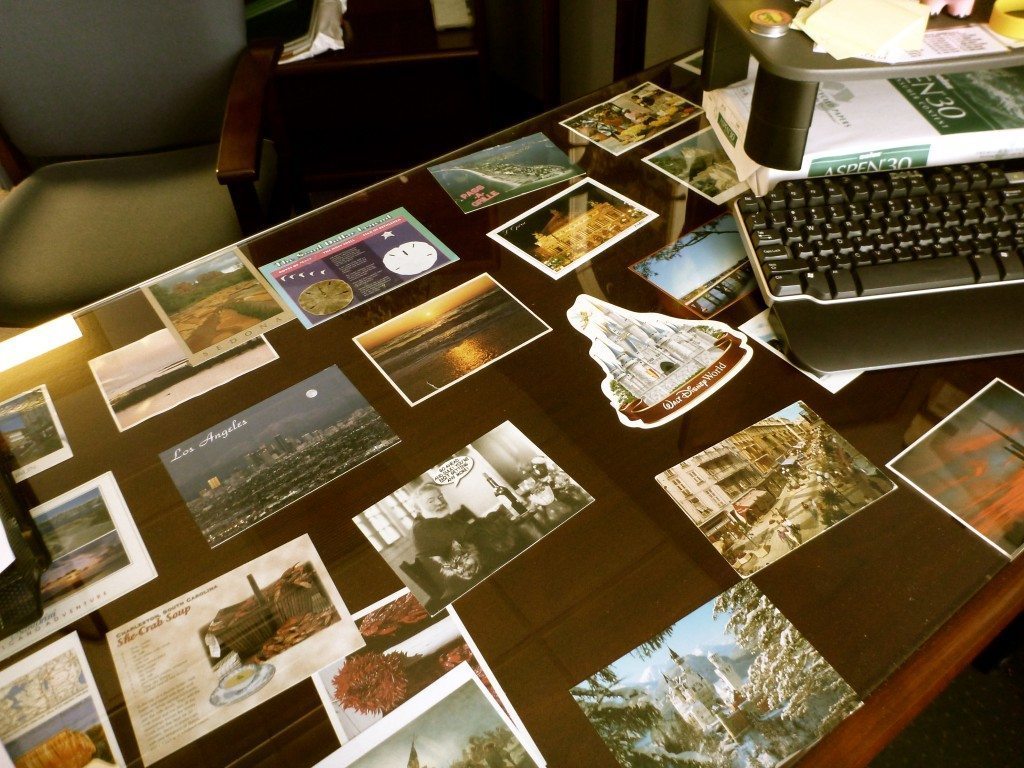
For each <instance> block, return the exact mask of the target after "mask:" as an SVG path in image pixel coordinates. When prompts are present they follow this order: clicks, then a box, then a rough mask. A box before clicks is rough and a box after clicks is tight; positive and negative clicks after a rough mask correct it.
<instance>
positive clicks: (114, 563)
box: [0, 472, 156, 659]
mask: <svg viewBox="0 0 1024 768" xmlns="http://www.w3.org/2000/svg"><path fill="white" fill-rule="evenodd" d="M30 514H31V515H32V519H33V520H34V521H35V524H36V526H37V527H38V528H39V532H40V534H41V535H42V537H43V541H44V542H45V543H46V548H47V549H48V550H49V551H50V555H51V557H52V558H53V561H52V562H51V563H50V567H49V568H47V569H46V570H45V571H44V572H43V575H42V579H41V580H40V585H39V587H40V591H41V593H42V598H43V615H42V616H41V617H40V618H39V619H38V620H37V621H35V622H33V623H32V624H29V625H28V626H27V627H24V628H23V629H21V630H19V631H17V632H15V633H14V634H13V635H10V636H8V637H5V638H3V639H2V640H0V659H5V658H7V657H8V656H11V655H12V654H14V653H16V652H18V651H20V650H21V649H23V648H27V647H28V646H30V645H32V644H33V643H36V642H38V641H39V640H42V639H43V638H44V637H46V636H47V635H50V634H52V633H54V632H56V631H57V630H59V629H61V628H63V627H66V626H68V625H69V624H72V623H73V622H75V621H77V620H78V619H81V618H83V617H85V616H87V615H88V614H90V613H92V612H93V611H95V610H97V609H99V608H102V607H103V606H104V605H106V604H107V603H110V602H112V601H113V600H116V599H117V598H119V597H121V596H122V595H126V594H128V593H129V592H131V591H132V590H133V589H135V588H137V587H139V586H141V585H143V584H145V583H146V582H148V581H151V580H152V579H155V578H156V569H155V568H154V567H153V561H152V560H151V559H150V557H149V552H147V551H146V546H145V544H144V543H143V541H142V537H141V536H139V531H138V528H136V527H135V521H134V520H133V519H132V516H131V513H130V512H129V510H128V505H127V504H125V501H124V497H123V496H122V495H121V490H120V489H119V488H118V487H117V481H116V480H115V479H114V475H113V474H112V473H110V472H107V473H105V474H103V475H100V476H99V477H97V478H95V479H93V480H90V481H88V482H86V483H82V484H81V485H79V486H78V487H76V488H72V489H71V490H69V491H66V492H64V493H62V494H61V495H60V496H57V497H56V498H53V499H50V500H49V501H47V502H45V503H43V504H40V505H39V506H37V507H34V508H33V509H31V510H30Z"/></svg>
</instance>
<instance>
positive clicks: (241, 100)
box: [217, 40, 282, 184]
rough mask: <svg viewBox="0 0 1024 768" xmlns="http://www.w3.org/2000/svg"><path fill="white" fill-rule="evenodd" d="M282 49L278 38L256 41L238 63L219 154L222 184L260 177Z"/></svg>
mask: <svg viewBox="0 0 1024 768" xmlns="http://www.w3.org/2000/svg"><path fill="white" fill-rule="evenodd" d="M281 48H282V45H281V43H280V42H277V41H270V40H267V41H256V42H254V43H251V44H250V45H249V46H248V48H246V50H245V51H244V52H243V53H242V56H241V58H239V60H238V64H236V65H235V73H234V76H233V77H232V80H231V89H230V90H229V91H228V103H227V107H226V109H225V110H224V124H223V126H222V127H221V134H220V149H219V151H218V153H217V180H218V181H220V183H221V184H233V183H236V182H249V183H252V182H255V181H256V179H258V178H259V171H260V144H261V143H262V140H263V115H264V107H265V103H266V99H267V94H268V90H269V85H270V80H271V77H272V75H273V73H274V69H275V67H276V66H277V60H278V58H279V57H280V55H281Z"/></svg>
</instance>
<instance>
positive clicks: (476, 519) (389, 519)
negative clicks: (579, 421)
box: [353, 421, 594, 614]
mask: <svg viewBox="0 0 1024 768" xmlns="http://www.w3.org/2000/svg"><path fill="white" fill-rule="evenodd" d="M593 500H594V498H593V497H592V496H591V495H590V494H589V493H587V492H586V491H585V490H583V488H581V487H580V486H579V484H578V483H577V482H576V481H575V480H573V479H572V477H570V476H569V474H568V473H566V472H565V470H563V469H562V468H561V467H559V466H558V465H557V464H555V462H553V461H552V460H551V459H550V458H548V456H547V455H546V454H545V453H544V452H543V451H542V450H540V448H538V447H537V446H536V445H534V444H533V443H532V442H530V440H529V439H528V438H527V437H526V436H525V435H524V434H523V433H522V432H520V431H519V430H518V429H517V428H516V427H515V426H514V425H513V424H512V423H511V422H508V421H506V422H505V423H503V424H500V425H498V426H497V427H495V428H494V429H492V430H491V431H490V432H488V433H487V434H485V435H483V436H482V437H480V438H477V439H476V440H474V441H473V442H472V443H470V444H469V445H467V446H466V447H465V448H463V449H462V450H460V451H459V452H458V453H456V454H455V455H454V456H450V457H448V458H446V459H444V460H443V461H441V462H440V463H439V464H437V465H435V466H433V467H431V468H430V469H428V470H427V471H426V472H424V473H423V474H421V475H420V476H419V477H417V478H415V479H414V480H412V481H411V482H409V483H406V484H405V485H403V486H402V487H401V488H399V489H398V490H397V491H395V492H394V493H392V494H391V495H390V496H387V497H386V498H383V499H381V500H380V501H379V502H377V503H376V504H374V505H373V506H372V507H370V508H369V509H367V510H365V511H364V512H362V513H361V514H358V515H356V516H355V517H354V518H353V520H354V521H355V524H356V526H358V528H359V530H360V531H362V532H363V535H364V536H366V538H367V539H368V540H369V542H370V544H371V545H373V548H374V549H376V550H377V552H379V553H380V556H381V557H383V558H384V559H385V560H386V561H387V563H388V565H389V566H391V568H392V570H394V572H395V575H397V576H398V578H400V579H401V580H402V582H403V583H404V584H405V585H406V586H407V587H408V588H409V590H410V591H411V592H412V594H413V595H415V596H416V599H417V600H419V601H420V603H422V604H423V606H424V607H425V608H426V609H427V610H428V611H429V612H430V613H431V614H436V613H438V612H439V611H440V610H441V609H443V608H444V607H445V606H446V605H448V604H449V603H451V602H452V601H453V600H455V599H456V598H457V597H459V596H460V595H463V594H465V593H466V592H468V591H469V590H470V589H472V588H473V587H474V586H476V585H477V584H479V583H480V582H481V581H483V580H484V579H485V578H486V577H487V576H489V575H490V574H491V573H494V572H495V571H496V570H498V569H499V568H501V567H502V566H503V565H505V564H506V563H508V562H509V561H510V560H512V559H513V558H515V557H518V556H519V555H520V554H522V553H523V552H525V551H526V550H527V549H528V548H529V547H531V546H532V545H533V544H535V543H536V542H537V541H539V540H540V539H542V538H543V537H544V536H546V535H547V534H548V533H550V532H551V531H553V530H554V529H555V528H557V527H558V526H559V525H561V524H562V523H564V522H565V521H566V520H568V519H569V518H570V517H572V516H573V515H575V514H576V513H577V512H579V511H580V510H581V509H583V508H584V507H585V506H587V505H588V504H590V502H592V501H593Z"/></svg>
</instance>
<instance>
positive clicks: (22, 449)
mask: <svg viewBox="0 0 1024 768" xmlns="http://www.w3.org/2000/svg"><path fill="white" fill-rule="evenodd" d="M0 443H3V444H6V450H7V454H8V458H9V459H10V461H11V468H12V472H11V474H12V475H13V476H14V481H15V482H17V483H20V482H21V481H22V480H27V479H28V478H30V477H32V476H33V475H37V474H39V473H40V472H42V471H44V470H47V469H49V468H50V467H52V466H55V465H57V464H60V463H61V462H62V461H66V460H67V459H70V458H71V456H72V453H71V445H70V443H68V438H67V435H65V434H64V427H63V425H61V423H60V419H59V418H58V417H57V409H56V408H54V407H53V400H51V399H50V391H49V390H48V389H47V388H46V385H45V384H40V385H39V386H38V387H35V388H34V389H30V390H28V391H27V392H22V393H21V394H19V395H15V396H14V397H10V398H8V399H7V400H4V401H3V402H2V403H0ZM0 448H2V446H0Z"/></svg>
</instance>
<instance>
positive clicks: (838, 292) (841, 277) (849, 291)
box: [832, 269, 857, 299]
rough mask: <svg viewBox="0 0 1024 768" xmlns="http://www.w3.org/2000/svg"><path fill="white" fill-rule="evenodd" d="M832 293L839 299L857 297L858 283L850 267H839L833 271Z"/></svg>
mask: <svg viewBox="0 0 1024 768" xmlns="http://www.w3.org/2000/svg"><path fill="white" fill-rule="evenodd" d="M832 286H833V292H832V295H833V296H834V297H835V298H837V299H855V298H857V283H856V281H855V280H854V279H853V273H852V272H850V271H849V270H848V269H839V270H836V271H835V272H833V273H832Z"/></svg>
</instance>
